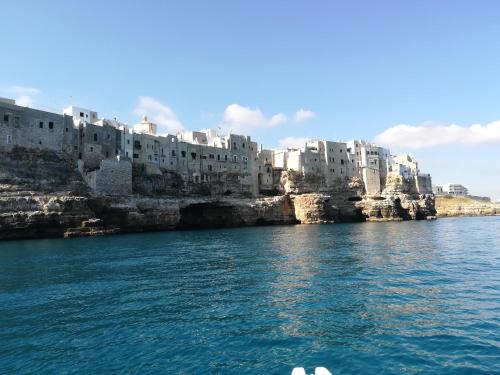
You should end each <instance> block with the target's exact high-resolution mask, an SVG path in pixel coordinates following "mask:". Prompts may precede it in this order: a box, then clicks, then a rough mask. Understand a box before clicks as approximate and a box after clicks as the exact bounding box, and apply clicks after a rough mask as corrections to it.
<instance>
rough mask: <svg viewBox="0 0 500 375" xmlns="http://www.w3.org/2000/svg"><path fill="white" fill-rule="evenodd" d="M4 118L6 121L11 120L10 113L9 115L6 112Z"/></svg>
mask: <svg viewBox="0 0 500 375" xmlns="http://www.w3.org/2000/svg"><path fill="white" fill-rule="evenodd" d="M3 120H4V121H5V122H9V115H8V114H7V113H5V114H4V115H3Z"/></svg>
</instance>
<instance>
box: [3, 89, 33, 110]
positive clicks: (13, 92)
mask: <svg viewBox="0 0 500 375" xmlns="http://www.w3.org/2000/svg"><path fill="white" fill-rule="evenodd" d="M40 93H41V91H40V90H38V89H36V88H33V87H24V86H5V87H0V96H4V97H7V98H11V99H15V100H16V104H17V105H20V106H23V107H34V106H35V100H36V97H37V96H38V95H39V94H40Z"/></svg>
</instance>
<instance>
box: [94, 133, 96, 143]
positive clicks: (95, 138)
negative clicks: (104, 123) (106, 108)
mask: <svg viewBox="0 0 500 375" xmlns="http://www.w3.org/2000/svg"><path fill="white" fill-rule="evenodd" d="M94 142H97V133H94Z"/></svg>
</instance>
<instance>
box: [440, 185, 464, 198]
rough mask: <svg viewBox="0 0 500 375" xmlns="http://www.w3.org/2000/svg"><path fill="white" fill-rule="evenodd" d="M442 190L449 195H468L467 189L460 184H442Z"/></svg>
mask: <svg viewBox="0 0 500 375" xmlns="http://www.w3.org/2000/svg"><path fill="white" fill-rule="evenodd" d="M443 192H444V193H445V194H449V195H456V196H466V195H469V189H467V188H466V187H465V186H463V185H461V184H446V185H443Z"/></svg>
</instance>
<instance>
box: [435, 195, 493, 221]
mask: <svg viewBox="0 0 500 375" xmlns="http://www.w3.org/2000/svg"><path fill="white" fill-rule="evenodd" d="M436 211H437V216H438V217H440V218H444V217H458V216H497V215H500V203H493V202H484V201H479V200H475V199H471V198H469V197H450V196H445V197H436Z"/></svg>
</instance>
